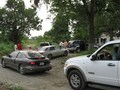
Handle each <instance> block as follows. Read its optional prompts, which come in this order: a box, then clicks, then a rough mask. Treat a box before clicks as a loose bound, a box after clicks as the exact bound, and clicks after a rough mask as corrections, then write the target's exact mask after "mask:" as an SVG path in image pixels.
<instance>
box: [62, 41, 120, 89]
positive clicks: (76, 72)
mask: <svg viewBox="0 0 120 90" xmlns="http://www.w3.org/2000/svg"><path fill="white" fill-rule="evenodd" d="M64 74H65V75H66V77H67V79H68V81H69V84H70V86H71V87H72V88H73V89H74V90H83V89H84V88H85V87H86V86H87V85H89V86H92V87H95V88H101V89H105V90H120V40H116V41H110V42H108V43H106V44H104V45H103V46H101V47H100V48H99V49H98V50H96V51H95V52H94V53H93V54H91V55H84V56H78V57H74V58H70V59H68V60H67V61H66V62H65V65H64Z"/></svg>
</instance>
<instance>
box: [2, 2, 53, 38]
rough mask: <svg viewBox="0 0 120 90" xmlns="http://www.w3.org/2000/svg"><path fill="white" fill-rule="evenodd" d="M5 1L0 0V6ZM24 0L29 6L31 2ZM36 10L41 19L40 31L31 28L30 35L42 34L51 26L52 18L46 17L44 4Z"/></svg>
mask: <svg viewBox="0 0 120 90" xmlns="http://www.w3.org/2000/svg"><path fill="white" fill-rule="evenodd" d="M6 1H7V0H1V2H0V7H3V6H4V5H5V4H6ZM24 2H25V6H26V7H27V8H29V7H30V6H31V4H32V3H30V0H24ZM37 12H38V13H37V15H38V17H39V18H40V19H43V23H42V30H40V31H36V30H34V31H33V30H31V31H30V34H31V37H34V36H39V35H42V36H43V35H44V33H45V32H46V31H49V30H50V29H51V28H52V25H51V22H52V19H46V18H47V17H48V13H47V9H46V6H45V5H42V6H41V8H38V10H37Z"/></svg>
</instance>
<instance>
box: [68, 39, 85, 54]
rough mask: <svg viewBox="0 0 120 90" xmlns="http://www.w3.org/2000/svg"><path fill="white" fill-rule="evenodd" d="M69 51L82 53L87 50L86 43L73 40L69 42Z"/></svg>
mask: <svg viewBox="0 0 120 90" xmlns="http://www.w3.org/2000/svg"><path fill="white" fill-rule="evenodd" d="M68 50H69V51H70V52H77V53H79V52H81V51H84V50H86V42H85V41H83V40H71V41H69V42H68Z"/></svg>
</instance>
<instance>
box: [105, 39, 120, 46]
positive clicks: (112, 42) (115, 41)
mask: <svg viewBox="0 0 120 90" xmlns="http://www.w3.org/2000/svg"><path fill="white" fill-rule="evenodd" d="M114 43H120V40H113V41H109V42H107V43H105V45H107V44H114Z"/></svg>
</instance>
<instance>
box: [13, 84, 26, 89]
mask: <svg viewBox="0 0 120 90" xmlns="http://www.w3.org/2000/svg"><path fill="white" fill-rule="evenodd" d="M12 90H25V89H24V88H23V87H20V86H18V85H16V86H13V87H12Z"/></svg>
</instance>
